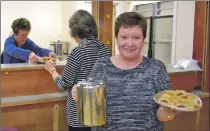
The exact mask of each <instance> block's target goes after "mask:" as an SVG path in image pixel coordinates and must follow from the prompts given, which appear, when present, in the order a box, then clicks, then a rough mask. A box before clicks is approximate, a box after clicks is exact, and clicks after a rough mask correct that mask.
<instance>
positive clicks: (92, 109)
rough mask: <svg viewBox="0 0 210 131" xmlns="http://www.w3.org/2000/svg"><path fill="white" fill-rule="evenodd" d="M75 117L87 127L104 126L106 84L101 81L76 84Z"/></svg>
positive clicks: (84, 81)
mask: <svg viewBox="0 0 210 131" xmlns="http://www.w3.org/2000/svg"><path fill="white" fill-rule="evenodd" d="M76 92H77V95H76V96H77V98H76V99H77V102H76V103H77V117H78V120H79V122H81V123H83V124H84V125H87V126H102V125H105V124H106V84H105V83H104V82H103V81H97V82H93V81H89V80H88V81H86V80H83V81H80V82H78V84H77V91H76Z"/></svg>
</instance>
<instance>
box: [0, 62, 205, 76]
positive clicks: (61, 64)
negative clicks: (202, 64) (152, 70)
mask: <svg viewBox="0 0 210 131" xmlns="http://www.w3.org/2000/svg"><path fill="white" fill-rule="evenodd" d="M66 62H67V61H59V62H57V63H56V67H57V68H62V67H64V66H65V65H66ZM166 67H167V71H168V73H172V74H174V73H175V74H176V73H185V72H201V71H202V70H189V69H176V68H173V67H172V66H166ZM33 69H44V64H31V63H18V64H1V71H11V70H33Z"/></svg>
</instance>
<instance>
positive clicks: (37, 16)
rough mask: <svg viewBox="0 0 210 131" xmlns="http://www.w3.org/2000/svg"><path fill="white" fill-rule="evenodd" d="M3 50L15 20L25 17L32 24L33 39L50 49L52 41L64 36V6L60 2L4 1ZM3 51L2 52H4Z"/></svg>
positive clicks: (2, 11)
mask: <svg viewBox="0 0 210 131" xmlns="http://www.w3.org/2000/svg"><path fill="white" fill-rule="evenodd" d="M1 7H2V8H1V27H2V28H1V48H2V49H3V46H4V41H5V39H6V38H7V37H8V35H9V32H10V31H11V30H12V29H11V24H12V22H13V20H14V19H16V18H19V17H25V18H27V19H28V20H29V21H30V22H31V26H32V29H31V33H30V35H29V38H31V39H32V40H33V41H34V42H35V43H37V44H38V45H39V46H41V47H45V48H48V47H49V43H50V41H51V40H57V39H61V36H62V21H63V20H62V10H61V9H62V4H61V2H60V1H12V2H10V1H2V2H1ZM2 49H1V50H2Z"/></svg>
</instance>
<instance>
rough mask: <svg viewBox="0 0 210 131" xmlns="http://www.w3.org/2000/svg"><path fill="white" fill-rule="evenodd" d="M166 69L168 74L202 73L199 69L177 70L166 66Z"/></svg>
mask: <svg viewBox="0 0 210 131" xmlns="http://www.w3.org/2000/svg"><path fill="white" fill-rule="evenodd" d="M166 68H167V71H168V73H184V72H202V69H200V70H190V69H177V68H174V67H172V66H168V67H166Z"/></svg>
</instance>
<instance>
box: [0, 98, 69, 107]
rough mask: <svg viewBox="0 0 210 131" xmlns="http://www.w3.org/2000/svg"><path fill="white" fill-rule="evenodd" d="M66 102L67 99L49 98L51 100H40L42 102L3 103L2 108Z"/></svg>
mask: <svg viewBox="0 0 210 131" xmlns="http://www.w3.org/2000/svg"><path fill="white" fill-rule="evenodd" d="M63 100H66V97H61V98H49V99H40V100H29V101H27V100H26V101H19V102H7V103H2V102H1V108H4V107H10V106H23V105H29V104H39V103H48V102H56V101H63Z"/></svg>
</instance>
